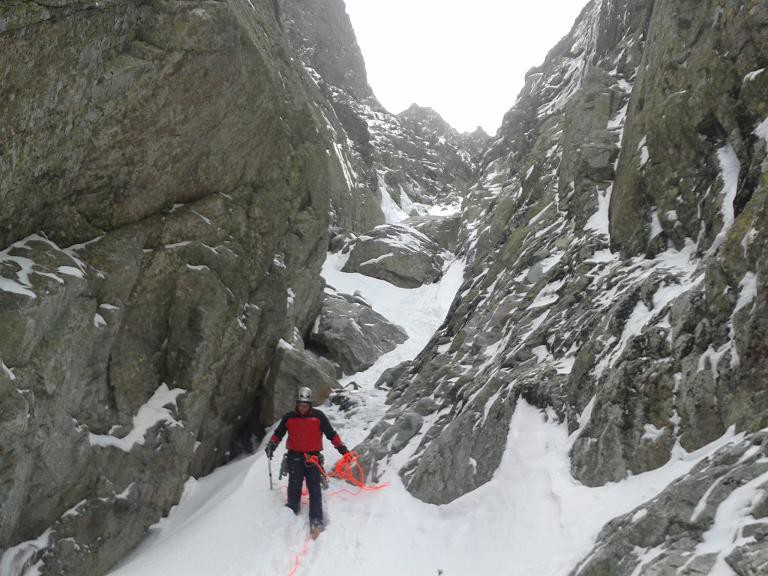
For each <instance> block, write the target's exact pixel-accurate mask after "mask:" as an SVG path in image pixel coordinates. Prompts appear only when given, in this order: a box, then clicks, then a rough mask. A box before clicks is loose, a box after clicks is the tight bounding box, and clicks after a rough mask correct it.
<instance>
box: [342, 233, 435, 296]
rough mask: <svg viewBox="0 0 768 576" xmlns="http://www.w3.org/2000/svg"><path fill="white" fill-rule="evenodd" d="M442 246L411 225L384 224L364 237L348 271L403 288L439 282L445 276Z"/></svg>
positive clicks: (346, 270) (353, 253) (356, 248)
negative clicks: (443, 274)
mask: <svg viewBox="0 0 768 576" xmlns="http://www.w3.org/2000/svg"><path fill="white" fill-rule="evenodd" d="M444 262H445V261H444V259H443V257H442V256H441V250H440V247H439V246H438V245H437V244H436V243H435V242H433V241H432V240H430V239H429V238H428V237H427V236H426V235H424V234H422V233H421V232H418V231H417V230H415V229H413V228H410V227H408V226H401V225H399V224H382V225H381V226H377V227H376V228H374V229H373V230H372V231H371V232H369V233H368V234H366V235H365V236H361V237H360V238H359V239H358V241H357V242H356V243H355V246H354V248H353V249H352V251H351V252H350V255H349V260H347V263H346V264H345V265H344V268H343V269H342V270H343V271H344V272H359V273H360V274H364V275H366V276H371V277H373V278H379V279H381V280H386V281H387V282H390V283H391V284H394V285H395V286H399V287H401V288H418V287H419V286H422V285H424V284H431V283H433V282H437V281H438V280H439V279H440V277H441V276H442V273H443V264H444Z"/></svg>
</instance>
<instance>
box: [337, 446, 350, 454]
mask: <svg viewBox="0 0 768 576" xmlns="http://www.w3.org/2000/svg"><path fill="white" fill-rule="evenodd" d="M336 450H338V451H339V454H341V455H342V456H344V454H346V453H347V452H349V448H347V447H346V446H344V444H339V446H338V447H337V448H336Z"/></svg>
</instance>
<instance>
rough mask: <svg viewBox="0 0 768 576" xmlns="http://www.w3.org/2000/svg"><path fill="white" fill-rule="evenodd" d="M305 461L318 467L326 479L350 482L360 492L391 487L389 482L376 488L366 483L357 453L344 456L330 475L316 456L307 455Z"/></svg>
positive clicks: (348, 453)
mask: <svg viewBox="0 0 768 576" xmlns="http://www.w3.org/2000/svg"><path fill="white" fill-rule="evenodd" d="M304 459H305V460H306V461H307V462H309V463H310V464H313V465H315V466H317V469H318V470H320V474H322V475H323V476H325V477H326V478H331V477H334V478H338V479H339V480H343V481H344V482H349V483H350V484H352V485H354V486H356V487H357V488H358V489H359V490H360V491H363V490H381V489H382V488H386V487H388V486H389V484H388V483H387V482H384V483H383V484H377V485H375V486H373V485H368V484H366V483H365V470H363V467H362V466H361V465H360V456H359V454H358V453H357V452H355V451H352V452H347V453H346V454H344V455H343V456H342V457H341V459H340V460H339V461H338V462H336V466H334V468H333V471H332V472H331V473H328V472H326V471H325V470H324V469H323V466H322V465H321V464H320V459H319V458H318V457H317V455H316V454H312V455H308V454H305V455H304ZM342 491H344V490H339V491H338V492H342ZM338 492H334V494H337V493H338Z"/></svg>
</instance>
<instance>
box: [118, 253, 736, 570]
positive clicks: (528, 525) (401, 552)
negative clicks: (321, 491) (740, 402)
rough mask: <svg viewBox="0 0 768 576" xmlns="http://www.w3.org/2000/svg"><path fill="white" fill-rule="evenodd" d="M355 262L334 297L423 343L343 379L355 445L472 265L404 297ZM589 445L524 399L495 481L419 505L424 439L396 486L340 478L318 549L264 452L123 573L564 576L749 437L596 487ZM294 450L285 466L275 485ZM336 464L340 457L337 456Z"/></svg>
mask: <svg viewBox="0 0 768 576" xmlns="http://www.w3.org/2000/svg"><path fill="white" fill-rule="evenodd" d="M345 261H346V257H345V256H343V255H341V254H329V255H328V258H327V259H326V262H325V265H324V268H323V276H324V278H325V279H326V282H327V285H328V286H327V288H326V290H327V291H329V292H331V293H332V292H334V291H339V292H345V293H350V294H351V293H355V292H356V291H359V293H360V295H361V296H363V297H364V298H365V299H366V300H367V301H368V302H370V303H371V305H372V306H373V308H374V310H377V311H378V312H380V313H382V314H383V315H384V316H385V317H386V318H387V319H389V320H390V321H393V322H395V323H397V324H399V325H401V326H402V327H403V328H405V330H406V331H407V332H408V334H409V336H410V337H409V339H408V340H407V341H406V342H405V343H404V344H402V345H400V346H398V347H397V348H396V349H394V350H393V351H392V352H390V353H388V354H385V355H384V356H382V357H381V358H380V359H379V360H378V361H377V362H376V363H375V364H374V365H373V366H372V367H371V368H369V369H368V370H366V371H364V372H360V373H357V374H354V375H351V376H346V377H344V378H343V379H342V380H341V381H340V384H341V385H342V386H343V387H346V388H347V389H348V390H349V392H348V394H349V396H350V397H351V398H352V400H353V403H352V404H353V407H352V408H348V409H347V411H342V410H341V409H340V408H339V407H338V406H335V405H333V404H331V403H330V402H328V403H326V404H325V405H324V406H323V407H322V408H323V410H325V411H326V413H327V414H328V415H329V417H330V418H331V420H332V422H333V423H334V425H335V427H336V428H337V430H338V431H339V433H340V434H341V436H342V438H343V439H344V440H345V442H347V443H348V444H349V445H350V446H354V445H357V444H358V443H360V442H361V441H363V440H364V439H365V437H366V436H367V434H368V432H369V431H370V428H371V427H372V426H373V425H374V424H376V423H377V422H379V421H380V420H381V418H382V417H384V415H385V412H386V404H385V402H386V391H385V390H381V389H378V388H376V387H375V386H374V385H375V383H376V381H377V380H378V378H379V376H380V375H381V373H382V372H383V371H384V370H386V369H387V368H390V367H392V366H395V365H397V364H398V363H400V362H403V361H405V360H410V359H412V358H414V357H415V356H416V355H417V354H418V353H419V352H420V351H421V350H422V348H423V347H424V346H425V345H426V343H427V342H428V341H429V339H430V338H431V336H432V335H433V333H434V332H435V330H436V329H437V328H438V327H439V326H440V324H441V323H442V321H443V319H444V317H445V315H446V313H447V311H448V309H449V307H450V304H451V301H452V300H453V298H454V296H455V294H456V292H457V290H458V288H459V286H460V285H461V283H462V272H463V266H464V262H463V260H461V259H454V260H452V261H449V262H447V263H446V267H445V271H444V274H443V277H442V279H441V281H440V282H438V283H435V284H431V285H426V286H422V287H420V288H417V289H403V288H398V287H396V286H393V285H392V284H389V283H388V282H385V281H383V280H378V279H375V278H370V277H367V276H363V275H361V274H356V273H352V274H350V273H345V272H341V271H340V269H341V268H342V267H343V265H344V263H345ZM435 417H437V416H435ZM428 429H429V426H424V427H423V428H422V430H428ZM577 436H578V432H576V433H574V434H572V435H570V436H569V435H568V433H567V429H566V427H565V425H564V424H558V423H557V419H556V418H555V416H554V414H548V413H544V412H541V411H540V410H538V409H536V408H534V407H532V406H530V405H529V404H527V403H526V402H525V401H524V400H522V399H521V400H520V401H519V402H518V405H517V408H516V411H515V414H514V417H513V419H512V423H511V426H510V432H509V435H508V438H507V447H506V450H505V452H504V456H503V458H502V462H501V465H500V467H499V469H498V470H497V471H496V473H495V475H494V477H493V479H492V480H491V481H490V482H488V483H487V484H485V485H483V486H481V487H480V488H479V489H477V490H475V491H473V492H472V493H470V494H467V495H465V496H463V497H461V498H459V499H457V500H455V501H454V502H452V503H450V504H447V505H443V506H435V505H430V504H425V503H423V502H421V501H419V500H417V499H415V498H414V497H413V496H411V495H410V494H409V493H408V491H407V490H406V489H405V488H404V486H403V485H402V482H401V481H400V478H399V476H398V474H397V470H398V469H399V468H400V467H401V466H402V465H403V464H404V463H405V462H406V461H407V460H408V459H409V458H410V457H411V456H412V452H413V450H414V449H415V446H416V444H417V443H418V442H411V443H410V444H409V447H407V448H406V449H405V450H403V451H402V452H401V453H398V454H397V455H396V456H395V457H394V458H393V459H392V460H390V462H389V464H388V466H386V467H385V469H384V470H379V471H378V473H377V476H379V478H378V480H379V481H380V482H382V483H387V484H388V486H387V487H386V488H385V489H382V490H378V491H373V492H363V493H359V494H354V493H353V492H350V491H347V490H345V489H344V488H346V486H345V485H343V484H342V483H341V482H340V481H339V480H331V485H330V488H329V489H328V491H327V492H326V493H325V497H324V498H325V511H326V519H327V522H328V525H327V528H326V530H325V532H324V533H323V534H322V536H321V537H320V539H318V540H317V541H316V542H311V541H309V540H308V538H307V531H308V519H307V516H306V508H305V509H304V510H303V513H302V514H301V515H300V516H299V517H298V518H297V517H295V516H293V515H292V514H291V513H290V512H289V511H288V510H287V509H285V508H284V507H283V506H282V504H283V502H284V494H285V486H286V480H287V479H283V480H282V481H280V482H277V483H276V489H275V490H270V489H269V482H268V465H269V464H268V460H267V458H266V456H265V455H264V454H263V453H262V451H261V449H259V450H258V451H257V452H256V453H255V454H253V455H251V456H249V457H247V458H242V459H240V460H237V461H235V462H233V463H231V464H229V465H227V466H225V467H223V468H221V469H219V470H217V471H215V472H214V473H213V474H211V475H210V476H208V477H206V478H203V479H201V480H189V481H188V483H187V486H186V490H185V492H184V496H183V498H182V500H181V502H180V504H179V505H178V506H176V507H175V508H174V509H173V511H172V512H171V514H170V516H169V517H168V518H165V519H163V520H162V521H160V522H159V523H158V524H157V525H156V526H154V527H153V528H151V530H150V535H149V536H148V538H147V539H146V540H145V541H144V543H143V544H142V545H141V546H140V547H139V548H138V549H137V550H135V551H134V552H133V553H132V554H131V555H130V556H129V557H128V558H127V559H126V560H125V562H123V563H122V564H121V566H120V567H118V568H117V569H116V570H114V571H113V572H112V576H155V575H157V576H161V575H162V576H166V575H167V574H177V575H184V576H208V575H210V574H217V575H221V576H245V575H248V576H275V575H281V574H285V575H291V576H298V575H301V576H325V575H328V574H333V573H339V571H341V572H343V573H346V571H348V570H350V569H351V568H350V567H354V570H355V571H356V572H361V573H365V574H367V575H369V576H378V575H381V576H388V575H391V574H406V575H414V576H416V575H424V576H429V575H435V574H445V575H446V576H451V575H469V574H506V575H512V576H562V575H563V574H566V573H568V571H569V570H570V569H571V568H573V566H575V565H576V564H577V563H578V562H579V560H580V559H581V558H583V557H584V555H585V554H586V553H587V552H588V551H589V549H590V547H591V546H592V545H593V543H594V540H595V538H596V536H597V534H598V532H599V530H600V528H601V527H602V526H603V525H604V524H605V522H607V521H608V520H610V519H611V518H613V517H615V516H617V515H618V514H622V513H626V512H628V511H630V510H632V509H633V508H635V507H636V506H638V505H640V504H641V503H642V502H644V501H647V500H649V499H650V498H653V497H654V496H655V495H657V494H658V493H659V492H660V491H661V490H663V489H664V488H665V487H666V486H667V485H668V484H669V483H670V482H671V481H673V480H674V479H675V478H677V477H680V476H681V475H683V474H686V473H688V472H689V471H690V470H691V469H692V468H693V466H694V465H695V464H696V463H697V462H699V461H700V460H701V459H703V458H705V457H706V456H708V455H710V454H711V453H712V452H713V451H714V450H716V449H717V448H719V447H722V446H723V445H726V444H729V443H734V442H736V441H739V440H741V436H736V435H734V434H733V433H732V432H730V431H729V433H727V434H726V435H725V436H724V437H723V438H721V439H719V440H718V441H716V442H714V443H713V444H711V445H709V446H707V447H705V448H703V449H701V450H699V451H697V452H696V453H692V454H688V453H686V452H684V451H683V450H682V449H680V450H679V451H678V453H677V454H676V458H674V459H673V460H672V461H671V462H670V463H669V464H667V465H666V466H664V467H662V468H660V469H658V470H655V471H653V472H649V473H646V474H642V475H638V476H635V477H632V478H629V479H628V480H626V481H624V482H621V483H615V484H608V485H606V486H603V487H599V488H589V487H586V486H584V485H582V484H580V483H579V482H577V481H575V480H574V479H573V477H572V475H571V472H570V461H569V452H570V449H571V447H572V443H573V441H574V440H575V438H576V437H577ZM283 449H284V446H281V447H280V449H279V450H278V452H277V453H276V456H275V460H274V461H273V463H272V467H273V475H275V478H277V472H278V470H277V468H278V463H279V461H280V459H281V458H282V451H283ZM326 454H327V455H328V457H329V461H330V462H334V461H335V458H334V453H333V451H332V450H328V449H327V450H326ZM469 542H471V543H472V545H471V546H467V543H469ZM441 571H442V572H441Z"/></svg>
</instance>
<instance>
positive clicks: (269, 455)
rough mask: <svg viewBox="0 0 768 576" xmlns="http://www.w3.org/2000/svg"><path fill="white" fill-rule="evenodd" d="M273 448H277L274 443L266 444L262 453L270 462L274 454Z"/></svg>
mask: <svg viewBox="0 0 768 576" xmlns="http://www.w3.org/2000/svg"><path fill="white" fill-rule="evenodd" d="M275 448H277V444H275V443H274V442H267V447H266V448H264V452H266V454H267V458H269V459H270V460H272V455H273V454H274V453H275Z"/></svg>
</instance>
